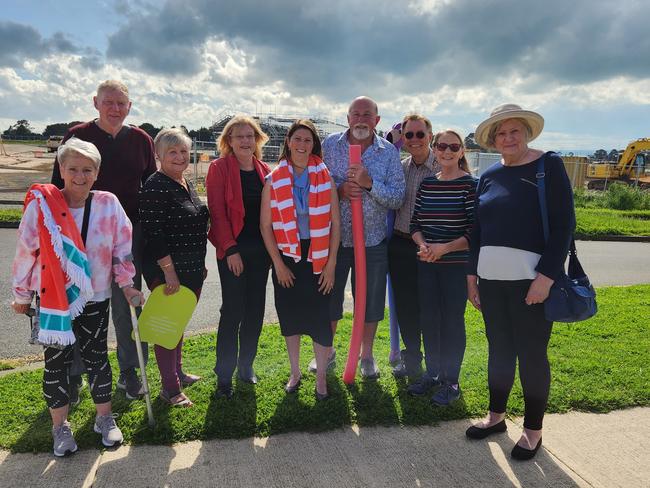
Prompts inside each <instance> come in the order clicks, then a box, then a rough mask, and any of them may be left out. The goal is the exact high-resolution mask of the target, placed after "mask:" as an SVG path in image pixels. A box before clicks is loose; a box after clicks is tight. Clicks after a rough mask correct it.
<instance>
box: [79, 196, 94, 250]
mask: <svg viewBox="0 0 650 488" xmlns="http://www.w3.org/2000/svg"><path fill="white" fill-rule="evenodd" d="M92 200H93V192H90V193H89V194H88V198H86V205H84V219H83V223H82V224H81V240H82V241H84V245H85V244H86V236H87V235H88V221H89V220H90V204H91V203H92Z"/></svg>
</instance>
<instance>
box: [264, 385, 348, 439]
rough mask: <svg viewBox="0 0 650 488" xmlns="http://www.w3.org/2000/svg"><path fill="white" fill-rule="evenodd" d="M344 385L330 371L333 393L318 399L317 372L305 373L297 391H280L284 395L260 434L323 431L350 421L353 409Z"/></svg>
mask: <svg viewBox="0 0 650 488" xmlns="http://www.w3.org/2000/svg"><path fill="white" fill-rule="evenodd" d="M341 385H342V383H341V381H340V380H339V379H338V378H337V377H336V376H335V375H334V374H329V375H328V376H327V390H328V393H329V397H328V398H327V399H325V400H323V401H317V400H316V394H315V388H316V381H315V376H313V375H309V376H303V378H302V383H301V387H300V389H299V390H298V391H297V392H296V393H293V394H287V393H285V392H284V389H282V390H281V392H280V393H278V394H279V395H282V399H281V400H280V401H279V403H277V404H276V406H275V410H274V411H273V414H272V415H271V416H270V417H269V418H268V421H267V422H266V423H261V424H260V429H259V434H260V435H265V436H267V435H274V434H278V433H282V432H293V431H307V432H322V431H325V430H331V429H335V428H339V427H342V426H345V425H349V424H350V423H351V422H352V413H351V411H350V408H349V406H348V402H347V400H346V396H347V393H346V392H345V390H344V389H343V388H342V386H341ZM282 388H284V387H282Z"/></svg>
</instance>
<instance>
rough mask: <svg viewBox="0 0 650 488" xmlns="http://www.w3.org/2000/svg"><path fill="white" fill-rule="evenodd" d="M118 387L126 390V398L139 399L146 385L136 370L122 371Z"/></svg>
mask: <svg viewBox="0 0 650 488" xmlns="http://www.w3.org/2000/svg"><path fill="white" fill-rule="evenodd" d="M117 389H118V390H124V393H125V395H126V398H128V399H129V400H137V399H138V398H141V397H142V395H144V387H143V386H142V382H141V381H140V378H138V375H137V374H136V372H135V371H133V372H130V373H120V377H119V379H118V380H117Z"/></svg>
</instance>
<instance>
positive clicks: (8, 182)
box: [0, 143, 212, 198]
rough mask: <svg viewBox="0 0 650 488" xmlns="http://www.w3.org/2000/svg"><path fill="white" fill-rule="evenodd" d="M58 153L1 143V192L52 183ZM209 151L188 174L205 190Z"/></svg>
mask: <svg viewBox="0 0 650 488" xmlns="http://www.w3.org/2000/svg"><path fill="white" fill-rule="evenodd" d="M54 154H55V153H50V152H48V151H47V148H46V147H45V146H34V145H30V144H6V143H5V144H4V151H3V150H2V147H1V146H0V193H3V194H5V198H7V197H6V194H7V193H20V192H22V193H23V194H24V192H25V191H26V190H27V188H29V186H30V185H31V184H32V183H49V181H50V178H51V176H52V165H53V164H54ZM211 157H212V155H209V154H208V153H207V152H206V153H205V155H204V156H203V157H201V160H200V161H198V162H197V164H196V167H195V165H194V164H193V163H191V164H190V166H189V167H188V168H187V170H186V172H185V177H186V178H188V179H190V180H192V181H194V182H196V181H199V182H201V184H200V185H198V189H199V191H200V192H201V190H202V188H203V185H202V182H203V181H204V180H205V176H206V175H207V174H208V168H209V166H210V162H211V161H210V158H211Z"/></svg>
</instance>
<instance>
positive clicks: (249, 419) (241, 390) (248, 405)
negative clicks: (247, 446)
mask: <svg viewBox="0 0 650 488" xmlns="http://www.w3.org/2000/svg"><path fill="white" fill-rule="evenodd" d="M210 388H211V389H214V382H210ZM255 388H256V387H255V386H254V385H249V384H247V383H244V382H241V381H238V380H236V381H235V383H234V396H233V397H232V398H231V399H226V398H219V399H217V398H215V396H214V393H212V394H210V396H209V398H210V401H209V404H208V407H207V410H206V412H205V420H204V422H203V432H202V433H201V436H200V437H201V438H203V439H209V438H212V437H220V438H225V439H228V438H237V437H241V436H242V434H243V435H244V436H254V435H255V434H256V427H257V392H256V389H255ZM197 414H199V412H197Z"/></svg>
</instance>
